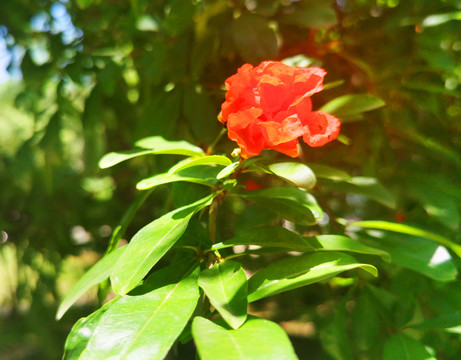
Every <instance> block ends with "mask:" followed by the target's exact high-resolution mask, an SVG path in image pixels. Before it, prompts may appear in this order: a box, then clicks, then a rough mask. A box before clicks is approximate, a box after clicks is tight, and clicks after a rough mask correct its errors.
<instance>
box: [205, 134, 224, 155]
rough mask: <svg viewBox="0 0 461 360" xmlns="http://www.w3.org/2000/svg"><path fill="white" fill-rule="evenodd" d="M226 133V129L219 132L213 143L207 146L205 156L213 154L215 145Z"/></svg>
mask: <svg viewBox="0 0 461 360" xmlns="http://www.w3.org/2000/svg"><path fill="white" fill-rule="evenodd" d="M226 131H227V129H226V128H222V129H221V131H220V132H219V134H218V136H216V139H214V141H213V142H212V143H211V145H210V146H208V149H207V151H206V154H207V155H210V154H211V153H212V152H213V150H214V148H215V146H216V144H217V143H218V142H219V140H220V139H221V137H222V136H223V135H224V134H225V133H226Z"/></svg>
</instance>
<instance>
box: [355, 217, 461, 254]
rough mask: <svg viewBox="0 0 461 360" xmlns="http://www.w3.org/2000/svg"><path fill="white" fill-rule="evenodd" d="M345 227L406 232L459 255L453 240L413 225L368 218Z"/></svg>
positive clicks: (459, 249) (460, 250) (459, 248)
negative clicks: (433, 242)
mask: <svg viewBox="0 0 461 360" xmlns="http://www.w3.org/2000/svg"><path fill="white" fill-rule="evenodd" d="M347 227H348V228H350V227H361V228H363V229H377V230H386V231H392V232H396V233H400V234H407V235H413V236H419V237H423V238H426V239H429V240H432V241H435V242H436V243H439V244H440V245H443V246H446V247H447V248H449V249H451V250H453V252H454V253H455V254H456V255H458V256H459V257H461V245H459V244H456V243H454V242H453V241H451V240H450V239H448V238H446V237H444V236H442V235H439V234H435V233H433V232H430V231H427V230H422V229H419V228H416V227H413V226H409V225H404V224H398V223H392V222H388V221H379V220H376V221H374V220H369V221H356V222H351V223H349V224H347Z"/></svg>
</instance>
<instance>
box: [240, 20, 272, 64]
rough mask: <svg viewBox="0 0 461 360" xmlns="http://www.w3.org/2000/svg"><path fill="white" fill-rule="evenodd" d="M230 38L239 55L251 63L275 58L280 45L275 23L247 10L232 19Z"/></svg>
mask: <svg viewBox="0 0 461 360" xmlns="http://www.w3.org/2000/svg"><path fill="white" fill-rule="evenodd" d="M232 38H233V40H234V44H235V47H236V49H237V51H238V52H239V54H240V56H241V57H242V58H243V59H244V60H245V61H248V62H250V63H253V64H257V63H259V62H261V61H263V60H267V59H273V58H275V57H276V56H277V54H278V51H279V47H280V39H279V34H278V30H277V24H276V23H275V22H272V21H269V20H267V19H265V18H263V17H261V16H257V15H252V14H250V13H248V12H245V13H243V14H242V15H241V16H239V17H238V18H237V19H235V20H234V21H233V23H232Z"/></svg>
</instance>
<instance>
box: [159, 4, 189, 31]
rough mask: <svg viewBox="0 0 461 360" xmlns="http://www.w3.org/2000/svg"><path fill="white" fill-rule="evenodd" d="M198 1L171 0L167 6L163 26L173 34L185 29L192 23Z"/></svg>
mask: <svg viewBox="0 0 461 360" xmlns="http://www.w3.org/2000/svg"><path fill="white" fill-rule="evenodd" d="M195 9H196V3H195V2H194V1H192V0H169V1H168V2H167V3H166V6H165V19H164V20H163V23H162V26H163V28H165V29H166V30H167V31H168V33H169V34H170V35H172V36H177V35H179V34H180V33H182V32H183V31H185V30H186V29H187V28H188V27H189V26H190V24H191V23H192V20H193V17H194V14H195Z"/></svg>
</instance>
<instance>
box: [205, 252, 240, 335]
mask: <svg viewBox="0 0 461 360" xmlns="http://www.w3.org/2000/svg"><path fill="white" fill-rule="evenodd" d="M199 285H200V287H201V288H202V289H203V290H204V291H205V294H206V295H207V297H208V299H210V303H211V305H213V306H214V307H215V308H216V310H218V312H219V313H220V314H221V315H222V317H223V318H224V320H226V322H227V323H228V324H229V325H230V326H231V327H232V328H234V329H238V328H239V327H240V326H241V325H242V324H243V323H244V322H245V320H246V318H247V306H248V302H247V295H248V284H247V278H246V276H245V272H244V271H243V269H242V267H241V265H240V264H239V263H238V262H235V261H231V260H227V261H225V262H222V263H217V264H215V265H214V266H213V267H212V268H211V269H207V270H204V271H202V273H201V274H200V278H199Z"/></svg>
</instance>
